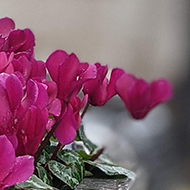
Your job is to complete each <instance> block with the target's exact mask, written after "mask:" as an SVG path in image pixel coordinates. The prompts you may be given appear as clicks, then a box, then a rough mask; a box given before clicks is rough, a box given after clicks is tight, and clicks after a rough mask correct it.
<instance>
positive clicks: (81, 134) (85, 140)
mask: <svg viewBox="0 0 190 190" xmlns="http://www.w3.org/2000/svg"><path fill="white" fill-rule="evenodd" d="M78 138H79V139H80V140H81V141H82V142H83V143H84V145H85V146H86V148H88V150H89V151H90V152H93V151H94V150H95V149H97V148H98V147H97V146H96V145H95V144H94V143H92V142H91V141H90V140H89V139H88V138H87V137H86V135H85V132H84V126H83V125H81V126H80V128H79V130H78Z"/></svg>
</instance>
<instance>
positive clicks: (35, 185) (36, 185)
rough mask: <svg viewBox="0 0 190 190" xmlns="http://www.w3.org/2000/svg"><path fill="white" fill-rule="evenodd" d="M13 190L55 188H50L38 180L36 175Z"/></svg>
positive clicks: (51, 189) (50, 189) (52, 188)
mask: <svg viewBox="0 0 190 190" xmlns="http://www.w3.org/2000/svg"><path fill="white" fill-rule="evenodd" d="M14 188H15V189H20V190H21V189H22V190H23V189H24V190H34V189H43V190H44V189H46V190H56V188H54V187H51V186H49V185H47V184H46V183H44V182H43V181H42V180H41V179H39V178H38V177H37V176H36V175H32V177H30V179H29V180H27V181H26V182H24V183H21V184H18V185H15V186H14Z"/></svg>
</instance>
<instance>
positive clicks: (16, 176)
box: [0, 135, 34, 189]
mask: <svg viewBox="0 0 190 190" xmlns="http://www.w3.org/2000/svg"><path fill="white" fill-rule="evenodd" d="M0 155H1V157H0V189H5V188H7V187H10V186H13V185H15V184H19V183H23V182H25V181H26V180H27V179H28V178H29V177H30V176H31V175H32V174H33V172H34V164H33V163H34V158H33V157H32V156H29V155H24V156H19V157H16V156H15V149H14V147H13V145H12V144H11V142H10V141H9V140H8V138H7V137H6V136H5V135H1V136H0Z"/></svg>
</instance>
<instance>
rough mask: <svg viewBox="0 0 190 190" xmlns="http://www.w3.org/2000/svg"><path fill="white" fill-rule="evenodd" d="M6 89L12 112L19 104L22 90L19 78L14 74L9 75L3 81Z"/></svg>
mask: <svg viewBox="0 0 190 190" xmlns="http://www.w3.org/2000/svg"><path fill="white" fill-rule="evenodd" d="M5 87H6V91H7V94H8V97H9V102H10V106H11V110H12V112H14V110H15V109H16V108H17V107H18V106H19V105H20V103H21V100H22V97H23V90H22V84H21V82H20V80H19V79H18V78H17V77H16V76H15V75H10V76H9V77H8V78H7V80H6V83H5Z"/></svg>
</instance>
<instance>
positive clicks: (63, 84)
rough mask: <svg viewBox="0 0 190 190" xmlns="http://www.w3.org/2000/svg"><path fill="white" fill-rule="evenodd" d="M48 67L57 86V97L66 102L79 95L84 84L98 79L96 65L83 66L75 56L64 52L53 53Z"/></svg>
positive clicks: (48, 60)
mask: <svg viewBox="0 0 190 190" xmlns="http://www.w3.org/2000/svg"><path fill="white" fill-rule="evenodd" d="M46 66H47V69H48V71H49V74H50V76H51V78H52V80H53V81H54V82H55V83H56V84H57V88H58V96H57V97H58V98H59V99H60V100H63V101H65V102H69V100H70V99H71V98H72V97H74V96H76V95H77V94H78V93H79V91H80V90H81V88H82V84H83V83H84V82H86V81H88V80H89V79H93V78H95V77H96V67H95V66H94V65H89V64H81V63H80V62H79V60H78V58H77V56H76V55H75V54H73V53H72V54H71V55H68V54H67V53H66V52H65V51H62V50H57V51H55V52H53V53H52V54H51V55H50V56H49V58H48V59H47V61H46Z"/></svg>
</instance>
